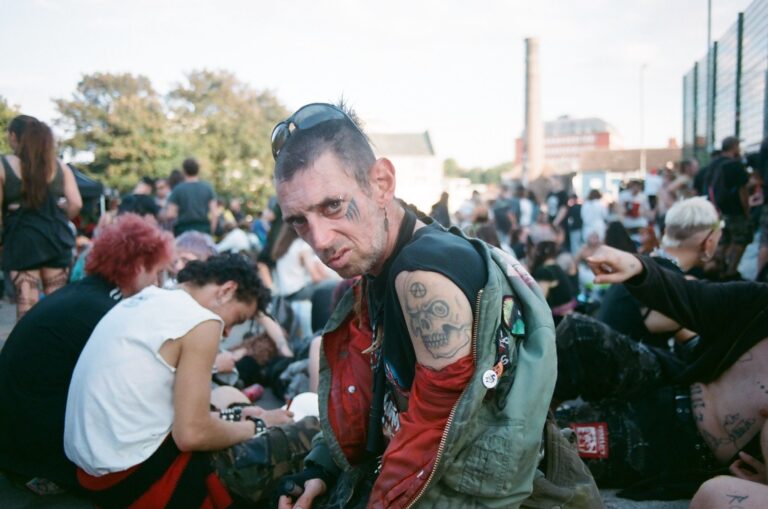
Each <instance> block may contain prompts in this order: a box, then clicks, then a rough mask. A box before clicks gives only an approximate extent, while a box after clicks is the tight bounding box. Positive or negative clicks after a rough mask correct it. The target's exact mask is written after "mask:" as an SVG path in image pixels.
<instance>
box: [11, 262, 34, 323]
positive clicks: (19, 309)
mask: <svg viewBox="0 0 768 509" xmlns="http://www.w3.org/2000/svg"><path fill="white" fill-rule="evenodd" d="M11 280H12V281H13V286H14V287H15V288H16V321H17V322H18V321H19V320H21V317H22V316H24V315H25V314H26V312H27V311H29V310H30V309H31V308H32V306H34V305H35V304H37V301H39V300H40V289H39V288H40V276H39V272H38V271H36V270H34V271H29V270H24V271H18V272H17V271H11Z"/></svg>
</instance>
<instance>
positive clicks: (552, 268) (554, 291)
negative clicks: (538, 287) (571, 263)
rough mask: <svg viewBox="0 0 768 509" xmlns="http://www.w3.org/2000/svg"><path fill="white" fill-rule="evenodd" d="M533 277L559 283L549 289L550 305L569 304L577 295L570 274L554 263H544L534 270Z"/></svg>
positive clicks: (548, 300) (552, 306) (548, 302)
mask: <svg viewBox="0 0 768 509" xmlns="http://www.w3.org/2000/svg"><path fill="white" fill-rule="evenodd" d="M531 275H532V276H533V279H535V280H536V281H547V282H550V283H552V282H554V283H557V284H556V285H554V286H552V287H551V288H550V289H549V293H548V294H547V304H549V307H551V308H555V307H558V306H562V305H563V304H568V303H569V302H571V300H573V298H574V297H575V295H574V293H575V292H574V291H573V286H572V284H571V280H570V278H569V277H568V274H566V273H565V271H564V270H563V268H562V267H560V266H559V265H558V264H556V263H553V264H551V265H542V266H541V267H539V268H537V269H536V270H534V271H533V274H531Z"/></svg>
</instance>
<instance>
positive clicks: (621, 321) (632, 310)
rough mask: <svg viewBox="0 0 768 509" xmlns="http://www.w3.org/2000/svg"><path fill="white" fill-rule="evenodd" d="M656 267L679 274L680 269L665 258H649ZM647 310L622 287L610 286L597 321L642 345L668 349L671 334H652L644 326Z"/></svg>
mask: <svg viewBox="0 0 768 509" xmlns="http://www.w3.org/2000/svg"><path fill="white" fill-rule="evenodd" d="M650 259H651V260H653V261H654V262H655V263H656V265H658V266H659V267H662V268H664V269H667V270H671V271H674V272H678V273H681V271H680V269H679V268H678V267H677V265H675V264H674V263H672V262H671V261H669V260H667V259H665V258H657V257H654V258H650ZM645 309H647V308H645V306H643V305H642V304H641V303H640V301H638V300H637V299H636V298H635V297H633V296H632V294H631V293H629V290H627V288H626V287H625V286H624V285H620V284H618V285H611V287H610V288H609V289H608V290H607V291H606V292H605V296H604V297H603V301H602V303H601V304H600V310H599V312H598V314H597V319H598V320H600V321H601V322H603V323H605V324H606V325H608V326H609V327H610V328H612V329H613V330H615V331H617V332H621V333H622V334H625V335H627V336H629V337H630V338H632V339H634V340H635V341H642V342H643V343H645V344H647V345H650V346H655V347H658V348H662V349H668V347H669V346H668V345H667V341H668V340H669V338H670V336H672V333H671V332H659V333H653V332H651V331H649V330H648V327H646V326H645V318H643V313H644V310H645Z"/></svg>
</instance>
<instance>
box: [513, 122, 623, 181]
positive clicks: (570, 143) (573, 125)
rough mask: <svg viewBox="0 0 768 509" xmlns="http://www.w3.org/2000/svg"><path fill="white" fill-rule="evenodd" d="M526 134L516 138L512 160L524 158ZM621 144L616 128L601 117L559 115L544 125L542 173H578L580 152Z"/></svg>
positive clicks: (611, 147) (520, 160)
mask: <svg viewBox="0 0 768 509" xmlns="http://www.w3.org/2000/svg"><path fill="white" fill-rule="evenodd" d="M524 139H525V135H524V133H523V135H521V137H519V138H517V139H516V140H515V163H516V164H521V163H522V161H523V155H524V154H523V151H524V147H525V144H524ZM620 147H621V140H620V138H619V135H618V133H617V132H616V130H615V129H614V128H613V126H611V125H610V124H609V123H608V122H606V121H605V120H603V119H600V118H571V117H568V116H562V117H560V118H558V119H557V120H553V121H550V122H546V123H545V124H544V172H545V174H550V175H552V174H557V175H564V174H569V173H575V172H578V171H579V169H580V159H581V154H583V153H584V152H589V151H592V150H601V149H605V150H608V149H615V148H620Z"/></svg>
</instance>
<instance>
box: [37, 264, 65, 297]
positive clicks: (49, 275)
mask: <svg viewBox="0 0 768 509" xmlns="http://www.w3.org/2000/svg"><path fill="white" fill-rule="evenodd" d="M40 272H41V274H42V278H43V293H45V295H50V294H52V293H53V292H55V291H56V290H58V289H59V288H61V287H63V286H65V285H66V284H67V282H68V281H69V269H48V268H44V269H41V270H40Z"/></svg>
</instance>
